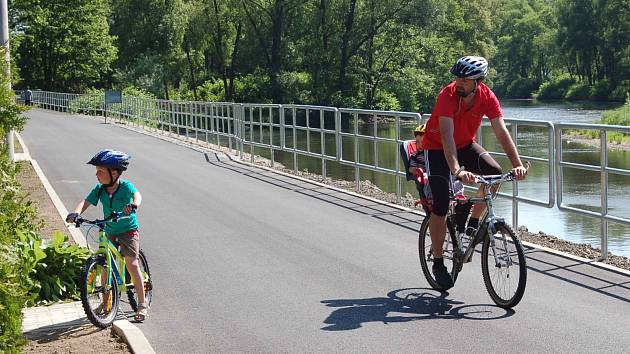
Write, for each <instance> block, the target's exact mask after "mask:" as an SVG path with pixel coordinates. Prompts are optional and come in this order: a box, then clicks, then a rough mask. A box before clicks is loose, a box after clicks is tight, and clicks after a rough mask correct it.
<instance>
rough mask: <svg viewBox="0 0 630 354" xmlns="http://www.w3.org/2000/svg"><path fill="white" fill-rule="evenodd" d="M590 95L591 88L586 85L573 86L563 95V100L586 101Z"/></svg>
mask: <svg viewBox="0 0 630 354" xmlns="http://www.w3.org/2000/svg"><path fill="white" fill-rule="evenodd" d="M590 95H591V87H590V86H589V85H586V84H580V83H577V84H573V85H571V86H570V87H569V89H568V90H567V92H566V93H565V94H564V99H566V100H569V101H580V100H587V99H588V98H589V96H590Z"/></svg>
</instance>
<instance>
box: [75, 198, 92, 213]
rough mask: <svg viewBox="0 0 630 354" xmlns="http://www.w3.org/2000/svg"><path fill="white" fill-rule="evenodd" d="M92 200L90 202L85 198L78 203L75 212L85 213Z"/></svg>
mask: <svg viewBox="0 0 630 354" xmlns="http://www.w3.org/2000/svg"><path fill="white" fill-rule="evenodd" d="M90 205H92V204H90V202H88V201H87V200H85V199H84V200H83V201H81V202H80V203H79V204H77V207H76V208H74V212H75V213H77V214H83V212H84V211H85V210H86V209H87V208H89V207H90Z"/></svg>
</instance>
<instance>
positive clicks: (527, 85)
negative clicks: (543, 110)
mask: <svg viewBox="0 0 630 354" xmlns="http://www.w3.org/2000/svg"><path fill="white" fill-rule="evenodd" d="M536 86H537V85H536V82H534V81H533V80H532V79H529V78H522V77H519V78H516V79H514V80H513V81H512V82H511V83H510V84H509V85H508V86H507V91H506V92H505V95H506V96H507V97H510V98H531V97H532V93H533V92H534V91H535V90H536Z"/></svg>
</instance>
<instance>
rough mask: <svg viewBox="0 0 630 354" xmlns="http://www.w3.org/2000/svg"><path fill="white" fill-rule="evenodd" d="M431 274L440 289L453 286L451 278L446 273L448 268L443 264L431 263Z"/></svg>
mask: <svg viewBox="0 0 630 354" xmlns="http://www.w3.org/2000/svg"><path fill="white" fill-rule="evenodd" d="M432 268H433V276H434V277H435V281H436V282H437V283H438V285H439V286H440V287H442V290H448V289H450V288H452V287H453V279H452V278H451V275H450V274H448V270H447V269H446V267H445V266H444V264H435V263H434V264H433V267H432Z"/></svg>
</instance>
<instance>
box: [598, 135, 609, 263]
mask: <svg viewBox="0 0 630 354" xmlns="http://www.w3.org/2000/svg"><path fill="white" fill-rule="evenodd" d="M600 132H601V133H600V137H599V138H600V145H601V148H600V149H601V167H602V170H601V186H600V200H601V213H602V220H601V228H602V230H601V249H602V254H601V257H600V259H601V260H606V259H607V258H608V220H607V219H606V218H605V216H606V215H608V171H606V169H607V168H608V131H607V130H606V129H602V130H601V131H600Z"/></svg>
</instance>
